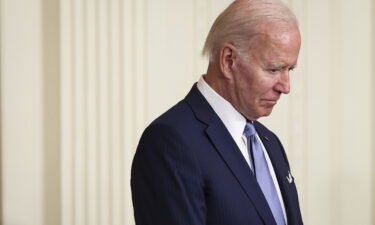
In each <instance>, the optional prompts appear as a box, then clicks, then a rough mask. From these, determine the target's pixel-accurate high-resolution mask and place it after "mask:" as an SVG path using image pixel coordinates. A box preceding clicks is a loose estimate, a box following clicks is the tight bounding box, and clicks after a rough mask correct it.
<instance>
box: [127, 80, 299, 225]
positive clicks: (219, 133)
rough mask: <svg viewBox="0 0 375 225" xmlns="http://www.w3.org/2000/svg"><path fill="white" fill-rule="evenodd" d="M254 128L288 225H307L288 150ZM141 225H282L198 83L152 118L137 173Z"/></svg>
mask: <svg viewBox="0 0 375 225" xmlns="http://www.w3.org/2000/svg"><path fill="white" fill-rule="evenodd" d="M255 128H256V130H257V132H258V135H259V137H260V138H261V140H262V142H263V144H264V146H265V148H266V149H267V152H268V154H269V157H270V159H271V161H272V165H273V167H274V170H275V173H276V176H277V180H278V182H279V186H280V190H281V193H282V196H283V200H284V204H285V208H286V214H287V218H288V224H289V225H301V224H303V222H302V218H301V213H300V208H299V203H298V197H297V191H296V186H295V184H294V182H292V183H289V182H288V179H287V176H288V174H289V171H290V168H289V164H288V160H287V157H286V155H285V151H284V149H283V147H282V145H281V143H280V141H279V139H278V138H277V137H276V136H275V134H274V133H272V132H271V131H269V130H268V129H267V128H266V127H264V126H263V125H262V124H260V123H259V122H255ZM131 188H132V199H133V206H134V216H135V221H136V224H137V225H276V222H275V220H274V218H273V216H272V213H271V210H270V208H269V207H268V204H267V202H266V199H265V198H264V196H263V194H262V191H261V189H260V187H259V185H258V184H257V181H256V179H255V177H254V175H253V173H252V172H251V170H250V167H249V166H248V164H247V163H246V161H245V159H244V158H243V155H242V154H241V152H240V150H239V149H238V147H237V145H236V143H235V142H234V140H233V139H232V137H231V135H230V133H229V132H228V130H227V129H226V127H225V126H224V124H223V123H222V121H221V120H220V119H219V117H218V116H217V114H216V113H215V112H214V111H213V109H212V108H211V106H210V105H209V104H208V102H207V101H206V99H205V98H204V97H203V96H202V95H201V93H200V92H199V90H198V89H197V87H196V85H194V86H193V88H192V89H191V91H190V92H189V94H188V95H187V96H186V98H185V99H184V100H182V101H181V102H179V103H178V104H177V105H175V106H174V107H172V108H171V109H170V110H168V111H167V112H166V113H164V114H163V115H161V116H160V117H159V118H157V119H156V120H155V121H153V122H152V123H151V124H150V125H149V126H148V127H147V129H146V130H145V131H144V133H143V135H142V137H141V140H140V142H139V145H138V148H137V151H136V154H135V157H134V160H133V165H132V172H131Z"/></svg>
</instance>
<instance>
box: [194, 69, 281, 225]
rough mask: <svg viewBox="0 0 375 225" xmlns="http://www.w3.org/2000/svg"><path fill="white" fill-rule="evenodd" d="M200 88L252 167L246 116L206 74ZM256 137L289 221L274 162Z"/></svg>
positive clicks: (202, 78) (201, 80)
mask: <svg viewBox="0 0 375 225" xmlns="http://www.w3.org/2000/svg"><path fill="white" fill-rule="evenodd" d="M197 87H198V90H199V91H200V92H201V94H202V95H203V97H204V98H205V99H206V100H207V101H208V103H209V104H210V105H211V107H212V108H213V110H214V111H215V113H216V114H217V115H218V116H219V118H220V119H221V121H222V122H223V123H224V125H225V127H226V128H227V129H228V131H229V133H230V135H231V136H232V138H233V140H234V141H235V142H236V144H237V146H238V148H239V149H240V151H241V153H242V155H243V157H244V158H245V160H246V162H247V164H248V165H249V167H250V168H251V169H253V168H252V164H251V163H250V157H249V152H248V148H247V138H246V137H245V135H244V134H243V132H244V129H245V126H246V118H245V117H244V116H242V115H241V114H240V113H239V112H238V111H237V110H236V109H235V108H234V107H233V106H232V104H231V103H229V102H228V101H227V100H225V99H224V98H223V97H221V96H220V95H219V94H218V93H217V92H216V91H215V90H214V89H212V88H211V87H210V86H209V85H208V84H207V83H206V81H205V80H204V75H203V76H201V78H200V79H199V81H198V85H197ZM256 138H258V140H259V141H260V143H261V145H262V149H263V153H264V156H265V158H266V161H267V165H268V168H269V170H270V174H271V177H272V180H273V183H274V184H275V187H276V191H277V194H278V197H279V200H280V203H281V208H282V210H283V213H284V218H285V223H286V224H288V223H287V218H286V213H285V206H284V201H283V198H282V196H281V192H280V187H279V183H278V182H277V178H276V175H275V171H274V169H273V166H272V162H271V160H270V158H269V156H268V154H267V151H266V150H265V147H264V145H263V143H262V141H261V139H260V138H259V136H258V133H256Z"/></svg>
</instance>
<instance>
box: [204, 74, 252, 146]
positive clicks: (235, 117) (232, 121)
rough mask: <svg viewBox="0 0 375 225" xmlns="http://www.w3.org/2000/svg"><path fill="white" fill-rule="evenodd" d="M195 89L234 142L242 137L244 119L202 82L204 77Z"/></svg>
mask: <svg viewBox="0 0 375 225" xmlns="http://www.w3.org/2000/svg"><path fill="white" fill-rule="evenodd" d="M197 87H198V90H199V91H200V92H201V93H202V95H203V96H204V97H205V98H206V100H207V101H208V103H209V104H210V105H211V107H212V108H213V110H214V111H215V112H216V114H217V115H218V116H219V118H220V119H221V121H222V122H223V123H224V125H225V127H226V128H227V129H228V131H229V133H230V134H231V136H232V137H233V138H234V139H235V140H236V139H237V138H240V137H242V135H243V131H244V128H245V125H246V119H245V117H244V116H242V115H241V114H240V113H239V112H238V111H237V110H236V109H235V108H234V107H233V106H232V104H231V103H230V102H228V101H227V100H225V99H224V98H223V97H221V96H220V95H219V94H218V93H217V92H216V91H215V90H214V89H212V88H211V87H210V85H208V84H207V82H206V81H205V80H204V75H202V76H201V78H200V79H199V81H198V84H197Z"/></svg>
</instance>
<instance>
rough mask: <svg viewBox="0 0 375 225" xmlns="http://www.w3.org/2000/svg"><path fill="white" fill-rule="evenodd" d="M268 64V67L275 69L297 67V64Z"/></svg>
mask: <svg viewBox="0 0 375 225" xmlns="http://www.w3.org/2000/svg"><path fill="white" fill-rule="evenodd" d="M268 66H269V67H275V68H276V69H285V68H287V67H289V68H292V69H295V68H296V67H297V64H294V65H288V64H286V63H270V64H269V65H268Z"/></svg>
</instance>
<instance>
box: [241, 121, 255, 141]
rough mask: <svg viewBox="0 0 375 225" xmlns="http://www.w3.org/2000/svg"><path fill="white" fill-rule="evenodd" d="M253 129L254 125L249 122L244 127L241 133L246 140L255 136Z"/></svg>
mask: <svg viewBox="0 0 375 225" xmlns="http://www.w3.org/2000/svg"><path fill="white" fill-rule="evenodd" d="M255 132H256V131H255V127H254V124H253V123H251V122H247V123H246V126H245V130H244V131H243V133H244V135H245V136H246V137H247V138H248V137H251V136H253V135H254V134H255Z"/></svg>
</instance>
